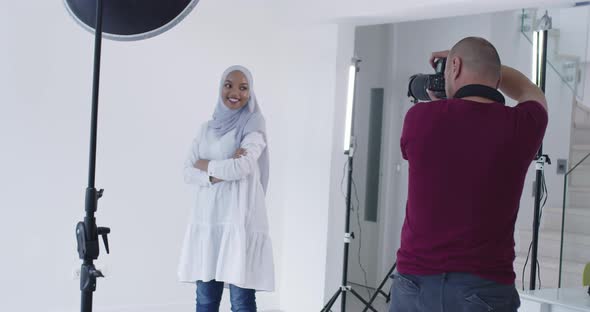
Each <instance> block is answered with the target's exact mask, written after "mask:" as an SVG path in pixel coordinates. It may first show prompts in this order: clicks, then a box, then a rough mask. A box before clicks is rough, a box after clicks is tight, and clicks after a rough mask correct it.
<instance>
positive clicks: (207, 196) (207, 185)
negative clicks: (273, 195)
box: [179, 66, 274, 312]
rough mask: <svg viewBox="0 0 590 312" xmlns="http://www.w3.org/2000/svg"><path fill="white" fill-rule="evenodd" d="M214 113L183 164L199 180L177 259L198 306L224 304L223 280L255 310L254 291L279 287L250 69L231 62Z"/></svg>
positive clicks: (236, 307)
mask: <svg viewBox="0 0 590 312" xmlns="http://www.w3.org/2000/svg"><path fill="white" fill-rule="evenodd" d="M219 93H220V95H219V100H218V101H217V106H216V108H215V112H214V114H213V119H212V120H210V121H209V122H207V123H205V124H204V125H203V126H202V127H201V131H200V133H199V134H198V135H197V136H196V137H195V139H194V140H193V144H192V148H191V150H190V152H189V155H188V158H187V160H186V162H185V164H184V180H185V182H186V183H189V184H194V185H196V191H197V197H196V205H195V206H194V207H193V209H192V210H191V216H190V220H189V225H188V228H187V230H186V234H185V238H184V245H183V248H182V255H181V259H180V266H179V278H180V280H181V281H183V282H191V283H194V282H196V284H197V295H196V297H197V300H196V301H197V312H210V311H215V312H217V311H219V305H220V301H221V295H222V292H223V288H224V284H226V285H229V290H230V301H231V305H232V311H240V312H254V311H256V297H255V292H256V291H273V290H274V264H273V257H272V246H271V240H270V237H269V234H268V220H267V215H266V206H265V194H266V188H267V186H268V170H269V164H268V147H267V140H266V128H265V121H264V117H263V116H262V113H261V111H260V107H258V103H257V102H256V96H255V94H254V89H253V80H252V75H251V74H250V72H249V71H248V70H247V69H246V68H244V67H241V66H232V67H230V68H228V69H227V70H226V71H225V72H224V73H223V75H222V79H221V87H220V92H219Z"/></svg>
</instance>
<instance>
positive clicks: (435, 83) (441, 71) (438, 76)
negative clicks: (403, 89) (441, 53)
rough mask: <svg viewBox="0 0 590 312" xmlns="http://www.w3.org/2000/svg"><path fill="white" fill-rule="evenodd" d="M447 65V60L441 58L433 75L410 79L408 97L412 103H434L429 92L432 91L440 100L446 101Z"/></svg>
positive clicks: (420, 75) (419, 75) (437, 61)
mask: <svg viewBox="0 0 590 312" xmlns="http://www.w3.org/2000/svg"><path fill="white" fill-rule="evenodd" d="M446 64H447V59H446V58H439V59H437V60H436V62H435V66H434V71H435V73H434V74H432V75H427V74H416V75H413V76H412V77H410V83H409V85H408V97H410V98H411V99H412V102H414V103H416V102H419V101H432V99H431V98H430V96H429V95H428V92H426V90H430V91H432V92H433V93H434V95H435V96H436V97H437V98H439V99H446V98H447V93H446V92H445V66H446Z"/></svg>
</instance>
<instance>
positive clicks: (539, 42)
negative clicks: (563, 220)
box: [529, 12, 551, 290]
mask: <svg viewBox="0 0 590 312" xmlns="http://www.w3.org/2000/svg"><path fill="white" fill-rule="evenodd" d="M549 29H551V18H550V17H549V15H548V14H547V12H545V15H544V16H543V17H542V18H541V20H540V23H539V27H538V30H535V31H534V32H533V75H532V76H533V82H534V83H535V84H536V85H537V86H538V87H539V88H540V89H541V90H542V91H543V93H545V78H546V74H547V68H546V64H547V37H548V36H547V34H548V32H549ZM545 164H551V160H550V159H549V156H548V155H544V154H543V145H541V147H540V148H539V151H538V152H537V156H536V157H535V170H536V180H535V209H534V212H533V240H532V247H531V249H532V254H531V271H530V273H531V274H530V280H529V283H530V285H529V289H530V290H534V289H536V281H537V262H538V247H539V224H540V222H541V192H542V186H543V179H544V174H543V170H544V169H545Z"/></svg>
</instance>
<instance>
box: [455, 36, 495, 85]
mask: <svg viewBox="0 0 590 312" xmlns="http://www.w3.org/2000/svg"><path fill="white" fill-rule="evenodd" d="M457 58H458V59H459V60H460V62H459V63H460V64H459V65H460V68H453V67H454V66H455V67H456V66H458V63H457V62H453V59H457ZM501 69H502V64H501V63H500V56H499V55H498V51H497V50H496V48H495V47H494V46H493V45H492V44H491V43H490V42H489V41H487V40H485V39H483V38H479V37H467V38H464V39H462V40H460V41H459V42H457V43H456V44H455V46H453V48H452V49H451V51H450V52H449V56H448V57H447V70H448V73H447V74H448V75H449V76H447V77H448V79H450V80H451V81H454V80H459V77H458V76H462V79H461V81H456V83H457V85H456V88H453V89H454V90H452V94H454V93H455V91H457V89H458V88H460V87H462V85H467V84H484V85H488V86H491V87H495V88H497V87H498V82H499V81H500V72H501ZM453 70H455V71H456V72H455V73H456V74H455V75H454V74H453V73H454V72H453Z"/></svg>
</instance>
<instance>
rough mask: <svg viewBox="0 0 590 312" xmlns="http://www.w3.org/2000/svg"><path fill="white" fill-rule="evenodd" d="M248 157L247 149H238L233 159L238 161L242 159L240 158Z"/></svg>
mask: <svg viewBox="0 0 590 312" xmlns="http://www.w3.org/2000/svg"><path fill="white" fill-rule="evenodd" d="M246 155H248V151H246V150H245V149H243V148H238V149H237V150H236V152H235V153H234V157H233V158H234V159H238V158H240V157H242V156H246Z"/></svg>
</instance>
